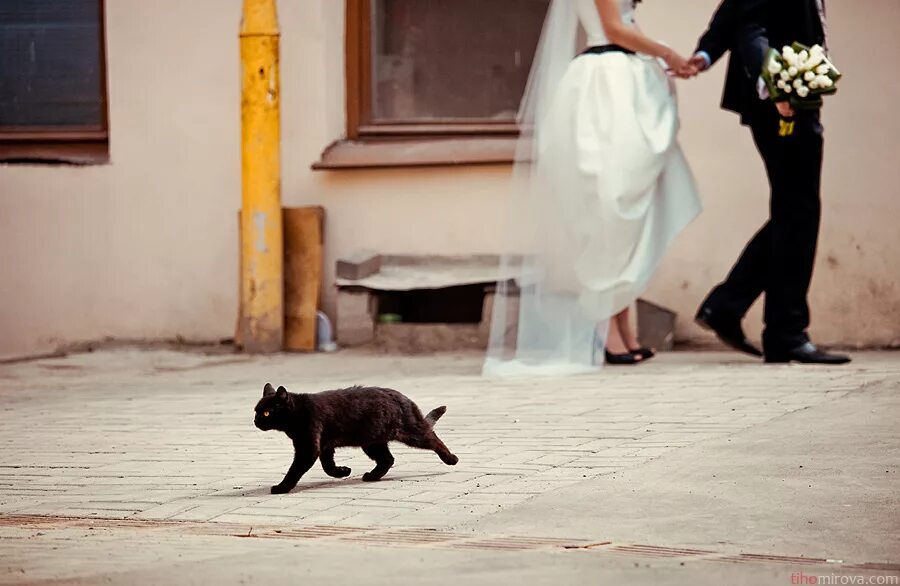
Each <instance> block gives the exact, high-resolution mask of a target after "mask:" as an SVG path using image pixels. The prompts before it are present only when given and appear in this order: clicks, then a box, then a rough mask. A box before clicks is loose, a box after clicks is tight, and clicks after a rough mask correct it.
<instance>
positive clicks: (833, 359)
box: [766, 342, 850, 365]
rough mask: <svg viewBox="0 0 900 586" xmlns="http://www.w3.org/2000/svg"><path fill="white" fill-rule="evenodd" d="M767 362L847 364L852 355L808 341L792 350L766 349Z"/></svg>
mask: <svg viewBox="0 0 900 586" xmlns="http://www.w3.org/2000/svg"><path fill="white" fill-rule="evenodd" d="M766 362H767V363H768V364H788V363H790V362H800V363H802V364H832V365H836V364H847V363H848V362H850V357H849V356H847V355H845V354H832V353H830V352H825V351H823V350H819V349H818V348H816V345H815V344H813V343H812V342H806V343H804V344H801V345H800V346H797V347H796V348H794V349H792V350H782V351H770V350H768V349H767V350H766Z"/></svg>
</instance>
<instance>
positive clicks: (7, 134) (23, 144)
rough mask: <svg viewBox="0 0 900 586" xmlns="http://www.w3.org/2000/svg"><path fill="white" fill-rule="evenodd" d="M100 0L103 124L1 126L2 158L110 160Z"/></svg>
mask: <svg viewBox="0 0 900 586" xmlns="http://www.w3.org/2000/svg"><path fill="white" fill-rule="evenodd" d="M98 3H99V20H100V22H99V23H98V24H99V26H98V34H99V37H100V38H99V50H100V59H99V65H100V84H101V92H100V100H101V107H100V113H101V116H102V119H101V123H100V125H85V126H83V127H77V126H65V127H54V126H46V127H38V128H35V127H27V128H26V127H21V126H5V127H4V126H0V162H3V163H70V164H77V165H89V164H102V163H108V162H109V86H108V80H107V52H106V0H98Z"/></svg>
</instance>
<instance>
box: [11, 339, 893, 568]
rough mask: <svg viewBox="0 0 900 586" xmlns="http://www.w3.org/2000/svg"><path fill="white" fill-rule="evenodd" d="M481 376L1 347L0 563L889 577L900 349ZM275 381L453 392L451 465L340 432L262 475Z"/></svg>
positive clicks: (444, 367)
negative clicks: (258, 405) (354, 444)
mask: <svg viewBox="0 0 900 586" xmlns="http://www.w3.org/2000/svg"><path fill="white" fill-rule="evenodd" d="M477 372H478V357H476V356H472V355H468V356H438V357H426V358H394V357H386V356H379V355H370V354H353V353H340V354H334V355H315V356H278V357H271V358H247V357H242V356H228V355H226V356H203V355H200V354H184V353H175V352H164V351H154V352H138V351H116V352H100V353H93V354H84V355H76V356H71V357H68V358H64V359H52V360H50V359H48V360H41V361H35V362H28V363H20V364H14V365H5V366H0V410H2V427H0V583H40V582H42V581H43V582H47V581H51V582H52V583H79V584H82V583H97V582H106V583H128V584H156V583H167V584H168V583H173V584H176V583H177V584H182V583H183V584H191V583H200V582H204V583H206V582H209V580H211V579H212V580H216V581H218V582H221V583H242V582H243V583H261V582H263V581H265V582H272V581H274V582H276V583H296V582H297V580H299V579H304V580H307V581H309V580H312V582H313V583H318V582H326V581H327V582H328V583H331V584H339V583H347V584H351V583H352V584H356V583H359V582H361V581H365V582H367V583H371V584H382V583H384V584H388V583H391V584H395V583H397V581H398V576H404V575H405V576H408V577H409V578H410V580H412V579H413V577H414V578H415V580H416V581H417V582H423V583H426V584H428V583H435V584H437V583H446V582H448V581H450V580H451V579H454V578H455V579H459V578H463V579H466V580H468V581H471V582H474V583H485V584H487V583H497V582H504V583H505V582H513V581H525V582H527V583H545V582H546V583H553V584H559V583H571V582H575V581H584V580H587V579H590V580H591V581H596V580H602V579H604V578H605V579H607V580H610V581H612V582H613V583H642V584H651V583H653V584H655V583H663V584H686V583H692V584H693V583H710V584H713V583H720V582H722V581H728V582H736V583H747V584H767V583H772V584H779V583H781V584H788V583H791V579H792V577H793V578H797V577H798V576H797V574H796V573H797V572H804V573H805V574H804V575H806V576H827V575H830V574H832V573H837V574H840V575H841V576H842V577H845V578H856V577H862V578H864V579H866V580H868V579H869V578H872V579H877V580H881V579H897V581H896V582H893V583H900V579H898V576H900V513H898V511H900V490H898V489H900V479H898V474H900V430H898V425H897V421H898V420H900V354H897V353H873V354H864V355H858V356H857V360H856V361H855V362H854V363H853V364H852V365H850V366H849V367H843V368H821V367H818V368H816V367H800V366H790V367H787V366H763V365H759V364H757V363H754V362H751V361H748V360H743V359H741V358H739V357H736V356H734V355H732V354H718V353H705V354H693V353H676V354H669V355H666V356H662V357H660V359H659V360H655V361H654V362H653V363H650V364H646V365H642V366H641V367H639V368H630V369H629V368H626V369H618V370H617V369H608V370H607V371H605V372H604V373H602V374H601V375H596V376H582V377H575V378H569V379H529V380H525V379H522V380H489V379H484V378H481V377H479V376H478V375H477ZM265 381H272V382H274V383H278V384H284V385H286V386H287V387H288V388H289V389H290V390H293V391H315V390H320V389H324V388H333V387H337V386H343V385H347V384H353V383H367V384H380V385H386V386H394V387H395V388H398V389H400V390H402V391H403V392H405V393H407V394H408V395H409V396H411V397H412V398H414V399H415V400H416V401H417V402H418V403H419V405H420V406H421V407H422V408H423V410H429V409H431V408H433V407H435V406H437V405H440V404H446V405H447V406H448V412H447V415H445V416H444V418H443V419H442V420H441V421H440V423H439V424H438V428H437V429H438V431H439V433H440V435H441V437H442V438H443V439H444V441H445V442H446V443H447V444H448V445H449V446H450V447H451V449H452V450H453V451H454V453H456V454H457V455H458V456H459V457H460V463H459V465H457V466H456V467H448V466H445V465H444V464H442V463H441V462H440V460H438V459H437V457H436V456H435V455H434V454H431V453H425V452H418V451H415V450H411V449H407V448H405V447H402V446H397V447H396V449H394V453H395V456H396V459H397V464H396V466H395V468H394V469H393V470H392V471H391V472H390V473H389V475H388V476H387V477H386V479H385V480H384V481H382V482H380V483H374V484H368V483H366V484H364V483H362V482H361V481H360V480H359V477H360V476H361V475H362V473H363V472H365V471H366V470H368V469H369V468H371V467H372V463H371V462H370V461H369V460H368V459H367V458H366V457H365V456H364V455H363V454H362V453H361V451H359V450H352V449H347V450H339V451H338V454H337V458H336V460H337V461H338V464H339V465H347V466H350V467H351V468H352V469H353V475H352V476H351V477H350V478H348V479H345V480H334V479H331V478H329V477H327V476H326V475H325V474H324V473H323V472H322V471H321V469H320V468H318V467H316V468H314V469H313V470H312V471H311V472H310V474H309V475H308V476H307V477H305V478H304V479H303V480H301V484H300V485H299V486H298V487H297V489H295V490H294V492H292V493H291V494H289V495H285V496H273V495H270V494H269V493H268V487H269V486H270V485H271V484H274V483H276V482H278V481H279V480H280V479H281V476H282V474H283V472H284V470H285V469H286V466H287V465H288V463H289V460H290V455H291V450H290V444H289V443H288V442H287V441H286V439H285V438H284V437H283V436H279V435H277V434H274V433H269V434H264V433H262V432H260V431H258V430H256V429H255V428H254V427H253V425H252V408H253V405H254V404H255V402H256V400H257V398H258V396H259V394H260V392H261V387H262V384H263V383H264V382H265ZM392 449H393V448H392ZM819 583H823V582H821V581H820V582H819ZM846 583H853V582H846ZM864 583H869V582H864ZM870 583H891V582H870Z"/></svg>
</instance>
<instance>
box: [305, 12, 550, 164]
mask: <svg viewBox="0 0 900 586" xmlns="http://www.w3.org/2000/svg"><path fill="white" fill-rule="evenodd" d="M548 5H549V0H427V1H423V0H347V47H346V51H347V138H348V141H346V142H343V143H337V144H335V145H332V146H331V147H329V149H328V150H326V152H325V153H324V155H323V161H321V162H320V164H318V165H317V166H318V167H324V168H332V167H344V166H348V167H352V166H395V165H427V164H452V163H498V162H508V161H510V160H511V159H512V153H513V147H514V144H515V138H516V136H517V133H518V130H517V128H516V124H515V116H516V112H517V110H518V108H519V102H520V100H521V98H522V94H523V92H524V89H525V85H526V83H527V81H528V74H529V71H530V69H531V61H532V59H533V57H534V53H535V50H536V48H537V43H538V39H539V37H540V32H541V27H542V26H543V22H544V16H545V14H546V12H547V7H548ZM329 155H331V156H329Z"/></svg>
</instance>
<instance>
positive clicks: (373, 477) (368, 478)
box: [363, 472, 384, 482]
mask: <svg viewBox="0 0 900 586" xmlns="http://www.w3.org/2000/svg"><path fill="white" fill-rule="evenodd" d="M383 476H384V474H372V473H371V472H366V473H365V474H363V482H376V481H378V480H381V479H382V477H383Z"/></svg>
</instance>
